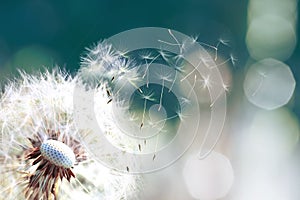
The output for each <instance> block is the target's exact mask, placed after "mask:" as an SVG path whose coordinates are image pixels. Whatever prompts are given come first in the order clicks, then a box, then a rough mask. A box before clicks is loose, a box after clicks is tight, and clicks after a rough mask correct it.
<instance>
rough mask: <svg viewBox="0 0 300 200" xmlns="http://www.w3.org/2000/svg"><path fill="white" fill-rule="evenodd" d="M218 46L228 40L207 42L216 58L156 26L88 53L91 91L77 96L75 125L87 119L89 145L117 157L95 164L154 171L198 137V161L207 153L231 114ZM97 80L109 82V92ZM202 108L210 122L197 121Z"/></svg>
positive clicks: (86, 77) (85, 71)
mask: <svg viewBox="0 0 300 200" xmlns="http://www.w3.org/2000/svg"><path fill="white" fill-rule="evenodd" d="M221 44H222V45H227V41H225V40H220V41H219V43H218V44H217V46H216V47H214V46H209V45H207V46H209V47H211V48H212V49H213V50H214V51H215V55H213V56H211V55H210V54H209V53H208V52H207V51H206V50H205V49H204V48H203V47H202V45H201V44H200V43H198V42H197V41H196V40H195V39H193V38H190V37H188V36H186V35H184V34H182V33H179V32H177V31H173V30H170V29H164V28H155V27H154V28H153V27H152V28H138V29H133V30H128V31H125V32H122V33H119V34H117V35H115V36H112V37H110V38H108V39H107V40H105V41H104V42H102V43H98V45H96V46H94V47H92V48H90V49H88V52H87V54H86V55H85V56H84V57H83V58H82V66H81V69H80V73H79V77H81V78H82V80H83V81H84V83H86V84H87V85H89V86H92V87H93V88H94V91H93V92H91V93H89V94H86V95H75V96H74V103H75V105H76V106H75V107H76V108H78V110H77V112H76V113H77V114H78V115H77V120H78V123H80V121H88V119H85V118H83V117H82V116H81V113H82V115H83V116H86V115H87V113H89V114H90V116H89V119H90V120H89V122H90V123H89V125H85V124H84V123H82V126H83V127H85V126H89V127H93V129H94V131H93V133H95V135H93V136H89V137H84V141H85V143H86V145H87V146H88V147H89V148H90V149H92V151H93V152H92V154H93V155H94V156H95V157H97V155H98V154H99V153H100V152H102V153H104V152H105V154H114V155H118V156H117V159H114V160H111V159H106V158H103V157H101V158H100V157H98V161H100V162H101V163H103V164H104V165H106V166H108V167H110V168H112V169H114V170H117V171H121V172H123V173H131V174H139V173H149V172H153V171H156V170H159V169H162V168H164V167H167V166H169V165H171V164H172V163H174V162H175V161H176V160H177V159H179V158H180V157H181V156H182V155H183V154H184V152H186V151H187V149H188V148H189V147H190V146H191V145H192V143H193V141H194V140H195V139H197V138H198V139H199V140H200V141H201V142H200V143H201V144H202V146H201V147H200V154H201V156H202V157H205V156H206V155H208V154H209V153H210V152H211V151H212V149H213V147H214V146H215V144H216V143H217V141H218V138H219V136H220V133H221V132H222V128H223V125H224V121H225V116H226V91H227V90H228V86H227V83H225V82H224V81H223V79H222V75H221V74H220V71H219V69H218V68H219V67H222V66H223V65H224V64H225V63H227V62H230V61H231V58H229V59H228V60H226V61H225V62H224V63H221V64H216V62H215V59H216V58H217V56H218V54H217V53H218V49H219V47H220V46H221ZM108 55H109V56H108ZM107 56H108V57H109V58H110V59H107V58H106V57H107ZM108 60H110V62H107V61H108ZM94 80H102V81H103V82H105V83H106V84H105V85H104V86H103V85H102V86H100V87H104V89H100V88H99V86H97V84H94ZM99 89H100V91H99ZM80 90H81V89H80V87H78V91H80ZM103 90H108V91H109V93H107V92H104V93H103V92H101V91H103ZM203 91H205V93H204V92H203ZM75 94H80V92H75ZM199 94H205V96H206V97H205V98H206V99H207V101H206V102H204V103H203V100H202V98H203V97H201V95H199ZM103 99H106V100H105V101H102V100H103ZM111 99H112V100H111ZM183 100H185V101H183ZM106 102H109V103H108V104H107V103H106ZM104 104H105V106H104ZM200 108H201V109H203V111H201V112H202V113H204V114H205V115H204V116H207V118H209V122H208V123H206V122H205V120H200V113H201V112H200ZM206 113H208V114H206ZM112 132H113V133H115V134H113V135H111V133H112ZM199 135H200V136H199ZM95 141H99V142H100V141H101V147H102V148H99V146H98V143H97V142H95ZM122 141H126V142H123V143H122ZM143 143H144V145H143V146H141V144H143ZM132 160H136V162H131V161H132ZM127 167H128V168H127ZM126 169H130V170H126Z"/></svg>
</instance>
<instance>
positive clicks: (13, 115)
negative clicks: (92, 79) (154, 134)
mask: <svg viewBox="0 0 300 200" xmlns="http://www.w3.org/2000/svg"><path fill="white" fill-rule="evenodd" d="M20 75H21V77H20V78H19V79H17V80H15V81H11V83H10V84H8V85H7V86H6V87H5V90H4V93H3V94H1V99H0V110H1V116H0V131H1V147H0V164H1V167H0V174H1V176H0V193H1V196H2V197H5V198H7V199H34V200H40V199H45V200H46V199H55V200H57V199H95V198H97V199H98V198H100V199H133V198H134V195H136V193H137V191H138V189H137V188H138V187H137V186H136V184H135V183H136V181H138V180H139V177H137V176H129V175H124V174H119V173H116V172H112V171H111V170H109V169H107V168H105V167H104V166H103V165H101V164H99V163H98V162H96V161H95V160H94V159H93V157H91V156H90V154H89V153H88V150H87V149H86V147H85V145H84V144H83V143H82V141H81V138H80V137H79V135H80V136H83V135H88V134H89V132H90V130H87V129H86V130H79V129H78V128H77V125H76V123H75V120H74V117H73V115H74V114H73V92H74V87H75V85H78V79H77V78H76V77H75V78H71V77H70V76H69V75H67V74H66V73H63V72H61V71H59V70H56V71H54V72H52V73H50V72H46V73H45V74H41V75H38V76H33V75H28V74H25V73H24V72H21V73H20ZM79 132H80V134H79ZM110 158H111V159H113V156H110Z"/></svg>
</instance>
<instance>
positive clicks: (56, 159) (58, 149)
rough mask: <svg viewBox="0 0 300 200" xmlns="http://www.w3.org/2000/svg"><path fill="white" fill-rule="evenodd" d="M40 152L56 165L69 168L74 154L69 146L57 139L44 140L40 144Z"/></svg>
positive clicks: (73, 161)
mask: <svg viewBox="0 0 300 200" xmlns="http://www.w3.org/2000/svg"><path fill="white" fill-rule="evenodd" d="M41 154H42V155H43V156H44V157H45V158H46V159H48V160H49V161H50V162H52V163H53V164H55V165H57V166H61V167H65V168H71V167H73V166H74V163H75V154H74V152H73V151H72V149H71V148H70V147H68V146H67V145H65V144H64V143H62V142H60V141H57V140H46V141H45V142H43V143H42V145H41Z"/></svg>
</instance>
